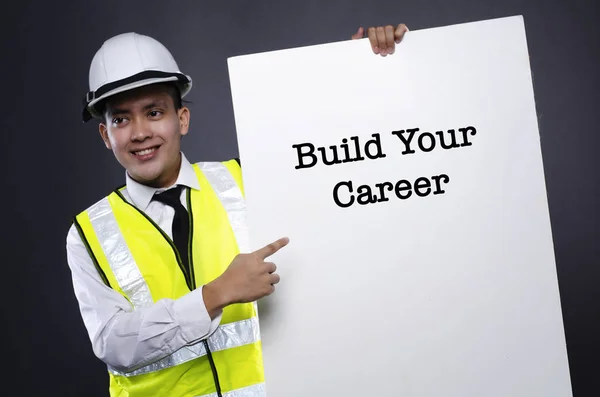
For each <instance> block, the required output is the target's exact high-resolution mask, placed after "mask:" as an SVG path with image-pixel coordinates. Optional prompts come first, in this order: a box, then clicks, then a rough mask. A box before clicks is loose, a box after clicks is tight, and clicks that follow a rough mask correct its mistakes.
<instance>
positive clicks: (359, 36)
mask: <svg viewBox="0 0 600 397" xmlns="http://www.w3.org/2000/svg"><path fill="white" fill-rule="evenodd" d="M364 33H365V29H364V28H363V27H362V26H361V27H360V28H358V30H357V31H356V33H354V34H353V35H352V40H356V39H362V37H363V34H364Z"/></svg>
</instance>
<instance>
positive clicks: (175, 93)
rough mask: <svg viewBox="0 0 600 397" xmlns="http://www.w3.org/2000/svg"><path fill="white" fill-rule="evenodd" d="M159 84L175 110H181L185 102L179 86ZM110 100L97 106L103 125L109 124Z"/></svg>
mask: <svg viewBox="0 0 600 397" xmlns="http://www.w3.org/2000/svg"><path fill="white" fill-rule="evenodd" d="M159 84H160V85H162V86H164V87H165V88H166V90H167V93H168V94H169V96H170V97H171V99H172V100H173V105H175V110H176V111H177V110H179V109H181V106H182V102H183V101H182V100H181V91H180V90H179V87H178V86H177V84H175V83H173V82H166V83H157V84H156V85H159ZM109 100H110V98H108V99H106V100H104V101H101V102H98V103H97V104H96V109H97V110H98V112H99V113H100V114H101V121H102V123H103V124H106V123H107V120H106V104H107V102H108V101H109Z"/></svg>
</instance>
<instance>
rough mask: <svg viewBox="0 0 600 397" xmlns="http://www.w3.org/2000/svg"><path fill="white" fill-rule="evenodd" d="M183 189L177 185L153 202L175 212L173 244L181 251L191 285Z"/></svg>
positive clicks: (188, 228)
mask: <svg viewBox="0 0 600 397" xmlns="http://www.w3.org/2000/svg"><path fill="white" fill-rule="evenodd" d="M183 189H184V186H181V185H177V186H175V187H174V188H172V189H169V190H166V191H164V192H163V193H159V194H155V195H154V197H153V200H156V201H160V202H161V203H164V204H167V205H169V206H171V207H173V209H174V210H175V216H174V217H173V226H172V233H173V242H174V243H175V247H176V248H177V251H179V256H180V257H181V261H182V262H183V266H184V268H185V269H186V271H187V275H186V276H187V277H186V279H187V280H188V285H189V274H190V271H189V269H190V267H189V262H188V239H189V234H190V223H189V217H188V212H187V210H186V209H185V207H184V206H183V204H181V200H180V197H181V191H182V190H183ZM190 287H191V286H190Z"/></svg>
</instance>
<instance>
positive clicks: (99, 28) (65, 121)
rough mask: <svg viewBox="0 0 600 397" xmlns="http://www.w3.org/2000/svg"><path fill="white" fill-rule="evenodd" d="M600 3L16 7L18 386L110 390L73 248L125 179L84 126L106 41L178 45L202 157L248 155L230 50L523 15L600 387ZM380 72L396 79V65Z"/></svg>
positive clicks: (11, 71) (581, 368) (385, 0)
mask: <svg viewBox="0 0 600 397" xmlns="http://www.w3.org/2000/svg"><path fill="white" fill-rule="evenodd" d="M7 7H11V8H10V9H9V8H7ZM598 7H599V6H598V5H597V2H595V1H593V0H590V1H567V0H536V1H517V0H506V1H494V0H478V1H474V0H460V1H458V0H456V1H449V0H420V1H412V2H409V1H398V0H396V1H394V0H372V1H362V2H361V1H358V0H351V1H342V0H335V1H334V0H327V1H324V0H320V1H317V0H312V1H281V0H280V1H276V0H272V1H266V0H253V1H250V0H239V1H231V0H227V1H224V0H220V1H217V0H213V1H198V0H196V1H191V0H189V1H175V2H167V1H149V0H147V1H100V2H88V1H54V2H48V1H37V2H33V1H18V2H12V3H10V4H4V5H3V10H2V36H1V41H2V53H1V54H2V63H1V64H2V73H1V76H2V88H3V91H2V95H1V98H2V102H1V106H0V109H2V118H1V120H0V122H1V123H2V124H1V126H0V128H1V129H0V131H1V133H2V135H1V139H2V170H3V174H4V175H3V176H4V178H3V182H4V183H3V188H2V192H3V194H2V207H3V209H4V211H3V215H2V220H3V225H4V227H3V228H2V229H1V230H2V232H1V233H2V239H1V241H2V253H3V260H2V264H3V268H2V269H3V272H4V273H3V275H4V279H3V288H2V289H1V290H2V293H3V295H5V299H4V303H3V308H2V318H3V326H2V333H3V341H4V343H3V346H4V350H3V354H2V357H3V359H4V367H8V368H9V370H8V372H7V371H6V370H4V371H3V373H2V377H3V378H4V379H6V380H5V382H4V385H3V386H4V387H8V386H11V387H13V388H14V389H15V390H18V394H19V395H23V396H37V395H40V396H41V395H44V396H79V395H85V396H88V397H91V396H106V395H108V394H107V379H108V377H107V375H106V371H105V367H104V366H103V364H102V363H101V362H100V361H99V360H97V359H96V358H95V356H94V355H93V353H92V350H91V345H90V342H89V340H88V336H87V333H86V331H85V329H84V327H83V323H82V321H81V318H80V315H79V311H78V307H77V302H76V300H75V298H74V295H73V292H72V286H71V279H70V272H69V269H68V267H67V264H66V260H65V236H66V232H67V229H68V227H69V221H70V217H71V216H73V215H74V214H75V213H77V212H79V211H81V210H83V209H85V208H86V207H87V206H88V205H90V204H92V203H93V202H95V201H96V200H97V199H99V198H101V197H102V196H104V195H105V194H106V193H107V192H109V191H110V190H111V189H113V188H114V187H116V186H117V185H120V184H122V183H123V181H124V171H123V170H122V169H121V168H120V165H119V164H118V163H117V162H116V160H115V159H114V158H113V156H112V153H111V152H110V151H108V150H106V149H105V148H104V146H103V144H102V142H101V140H100V137H99V134H98V132H97V125H96V124H95V123H91V124H88V125H83V124H81V122H80V113H81V107H80V104H81V97H82V95H83V94H84V93H85V91H87V88H88V86H87V83H88V80H87V76H88V68H89V63H90V61H91V59H92V56H93V55H94V53H95V51H96V50H97V49H98V48H99V46H100V45H101V44H102V42H103V41H104V40H106V39H107V38H109V37H110V36H112V35H115V34H118V33H123V32H126V31H137V32H139V33H143V34H148V35H151V36H153V37H155V38H157V39H158V40H160V41H161V42H163V43H164V44H165V45H166V46H167V47H168V48H169V49H170V50H171V51H172V53H173V54H174V56H175V58H176V60H177V61H178V63H179V66H180V68H181V69H182V70H183V71H184V72H186V73H188V74H191V75H192V77H193V78H194V88H193V89H192V92H191V94H190V96H189V97H188V98H187V99H189V100H191V101H192V102H193V103H192V105H191V109H192V124H191V126H192V131H191V134H190V135H189V136H188V137H186V138H185V139H184V147H183V148H184V150H185V152H186V154H187V155H188V157H189V158H190V160H193V161H200V160H222V159H227V158H232V157H235V156H236V155H237V146H236V138H235V125H234V120H233V111H232V105H231V98H230V89H229V82H228V74H227V64H226V58H227V57H229V56H234V55H240V54H245V53H254V52H262V51H269V50H275V49H283V48H289V47H296V46H305V45H312V44H321V43H326V42H331V41H339V40H346V39H349V38H350V36H351V34H353V33H354V32H355V30H356V29H357V28H358V26H361V25H363V26H372V25H383V24H397V23H400V22H404V23H406V24H407V25H408V26H409V28H411V29H413V30H416V29H424V28H428V27H435V26H442V25H450V24H456V23H462V22H470V21H476V20H482V19H490V18H497V17H505V16H512V15H523V16H524V18H525V24H526V29H527V37H528V45H529V51H530V56H531V66H532V70H533V75H534V87H535V95H536V103H537V109H538V116H539V119H540V134H541V137H542V150H543V155H544V165H545V171H546V179H547V188H548V198H549V205H550V216H551V221H552V227H553V234H554V242H555V252H556V261H557V268H558V269H557V271H558V276H559V283H560V291H561V297H562V305H563V314H564V322H565V331H566V336H567V348H568V352H569V362H570V367H571V377H572V383H573V389H574V394H575V396H577V397H583V396H598V395H600V376H599V375H598V374H599V372H600V364H599V359H600V341H599V337H600V288H599V287H598V284H599V283H598V280H599V276H600V270H599V266H598V263H599V259H598V255H599V254H600V243H599V242H598V238H599V237H600V232H599V230H598V221H599V215H598V212H597V205H596V204H597V202H598V199H599V198H600V195H599V189H600V183H599V182H600V180H599V177H598V168H599V166H600V160H599V159H598V156H597V154H596V153H597V147H598V145H599V144H600V138H599V137H598V131H597V128H596V126H597V125H598V122H599V120H598V115H599V109H598V103H599V102H598V96H599V94H598V92H599V91H600V82H599V77H598V72H597V69H598V67H599V62H598V50H599V48H600V43H599V37H600V36H599V27H598V19H599V18H598V17H600V13H599V12H598ZM394 56H402V50H401V47H400V49H399V51H397V53H396V55H394ZM373 78H374V83H375V84H381V85H382V86H383V87H385V84H386V77H385V76H373ZM398 95H402V93H398ZM367 100H368V99H367ZM507 155H510V154H509V153H507ZM390 381H393V380H390ZM432 381H435V380H432ZM2 394H4V393H2Z"/></svg>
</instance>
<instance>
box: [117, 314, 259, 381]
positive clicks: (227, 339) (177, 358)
mask: <svg viewBox="0 0 600 397" xmlns="http://www.w3.org/2000/svg"><path fill="white" fill-rule="evenodd" d="M259 340H260V332H259V330H258V319H257V318H256V317H252V318H249V319H248V320H242V321H237V322H235V323H230V324H224V325H221V326H219V327H218V328H217V329H216V331H215V332H214V333H213V334H212V335H211V337H210V338H208V347H209V348H210V351H211V352H218V351H221V350H225V349H231V348H232V347H238V346H244V345H247V344H250V343H255V342H258V341H259ZM204 355H206V348H205V347H204V344H203V343H202V342H198V343H195V344H193V345H190V346H185V347H183V348H181V349H179V350H178V351H176V352H175V353H173V354H171V355H170V356H167V357H165V358H163V359H162V360H159V361H156V362H154V363H152V364H149V365H146V366H145V367H142V368H140V369H137V370H135V371H132V372H121V371H118V370H116V369H114V368H111V367H109V368H108V370H109V372H110V373H112V374H113V375H120V376H135V375H141V374H148V373H151V372H154V371H159V370H161V369H165V368H169V367H174V366H175V365H179V364H182V363H185V362H187V361H190V360H193V359H195V358H198V357H202V356H204Z"/></svg>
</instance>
